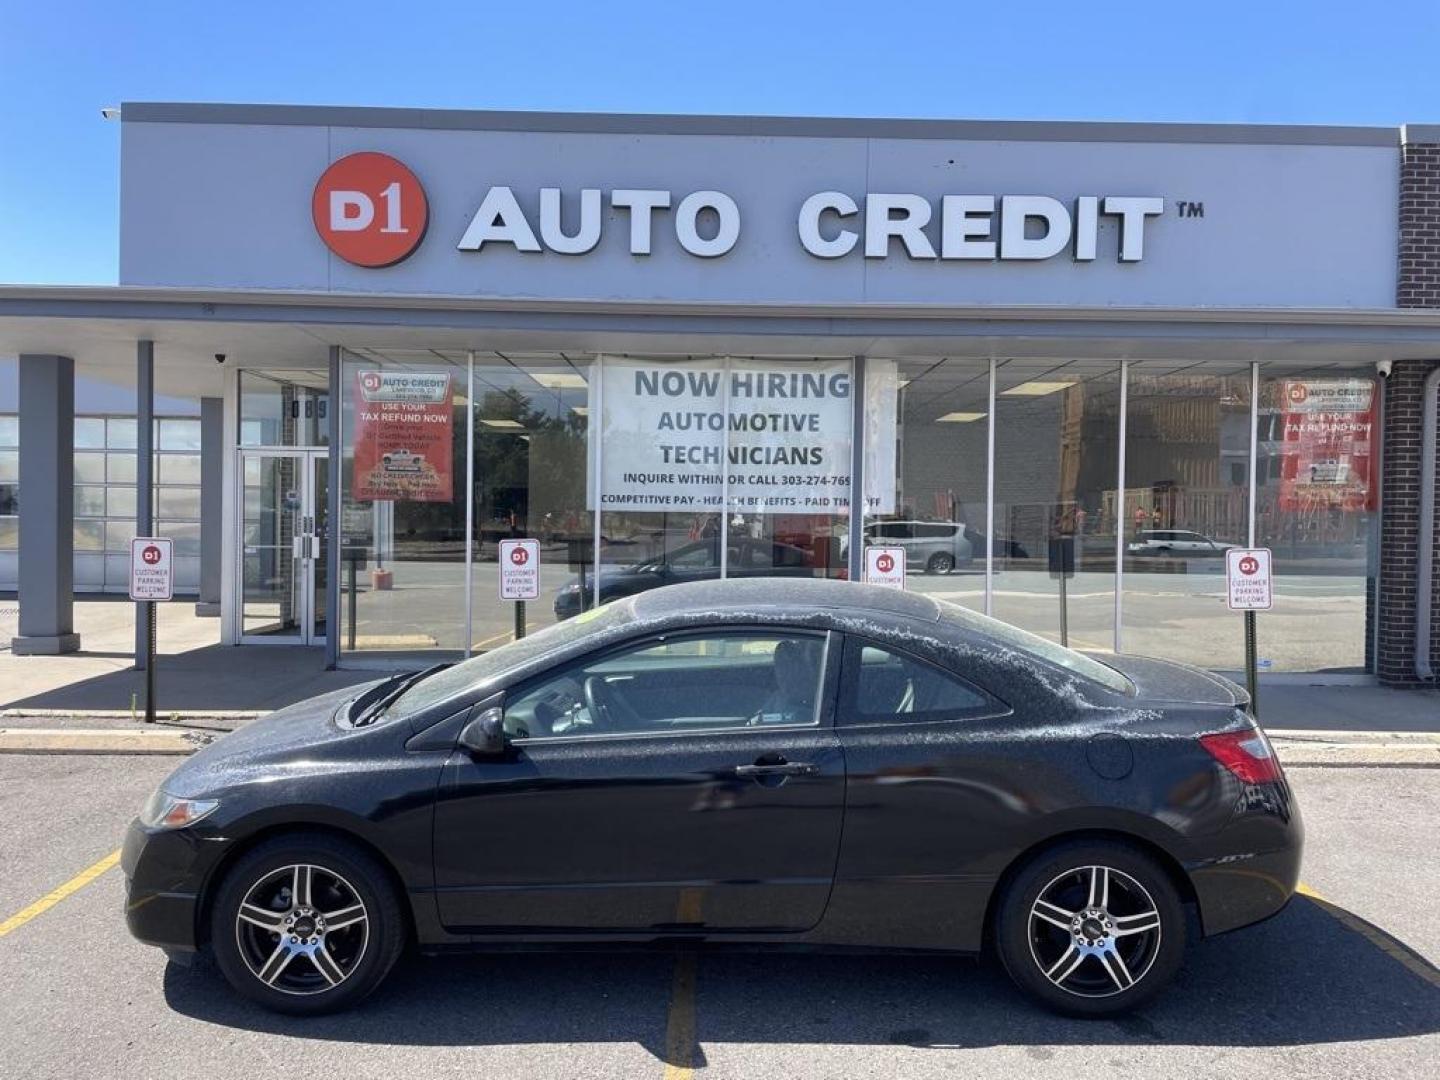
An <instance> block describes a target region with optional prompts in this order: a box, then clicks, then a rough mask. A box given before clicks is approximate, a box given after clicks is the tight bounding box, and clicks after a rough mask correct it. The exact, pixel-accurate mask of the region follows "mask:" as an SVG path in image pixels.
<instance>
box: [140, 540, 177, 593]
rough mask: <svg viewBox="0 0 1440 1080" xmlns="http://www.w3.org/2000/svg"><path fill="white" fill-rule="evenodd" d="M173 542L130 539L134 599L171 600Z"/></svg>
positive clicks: (172, 586) (172, 590)
mask: <svg viewBox="0 0 1440 1080" xmlns="http://www.w3.org/2000/svg"><path fill="white" fill-rule="evenodd" d="M173 565H174V563H173V562H172V560H171V558H170V541H169V539H168V538H166V537H161V536H137V537H135V538H134V539H132V540H131V541H130V599H131V600H169V599H170V598H171V596H172V594H173V592H174V574H173V573H172V571H171V568H172V567H173Z"/></svg>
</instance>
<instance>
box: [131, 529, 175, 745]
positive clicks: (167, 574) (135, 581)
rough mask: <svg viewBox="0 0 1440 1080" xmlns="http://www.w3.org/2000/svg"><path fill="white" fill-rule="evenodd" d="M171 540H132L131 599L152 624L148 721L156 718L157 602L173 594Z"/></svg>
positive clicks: (147, 669)
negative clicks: (137, 604) (138, 605)
mask: <svg viewBox="0 0 1440 1080" xmlns="http://www.w3.org/2000/svg"><path fill="white" fill-rule="evenodd" d="M171 547H172V545H171V543H170V541H169V540H168V539H167V538H165V537H161V536H137V537H135V538H134V539H133V540H131V541H130V599H131V600H134V601H136V602H137V603H139V604H140V610H139V612H138V614H139V616H140V618H142V619H144V620H145V622H146V625H147V626H148V627H149V631H150V632H149V633H148V634H146V635H145V639H146V641H145V722H146V723H147V724H153V723H154V722H155V604H156V602H157V601H161V600H169V599H170V598H171V597H172V596H173V595H174V587H175V573H174V566H175V564H174V560H173V559H172V558H171Z"/></svg>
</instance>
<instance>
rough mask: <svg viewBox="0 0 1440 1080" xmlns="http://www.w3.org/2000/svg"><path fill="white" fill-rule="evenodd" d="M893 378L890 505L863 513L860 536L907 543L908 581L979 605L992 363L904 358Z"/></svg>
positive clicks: (982, 591) (897, 544)
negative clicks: (895, 417)
mask: <svg viewBox="0 0 1440 1080" xmlns="http://www.w3.org/2000/svg"><path fill="white" fill-rule="evenodd" d="M897 382H898V386H897V388H896V392H897V393H898V395H899V401H900V407H899V415H900V423H899V427H898V432H897V437H896V443H895V463H896V472H897V485H896V503H895V511H894V513H893V514H885V515H875V514H868V515H867V516H866V519H865V537H866V544H867V546H868V545H871V544H875V545H883V546H893V547H901V548H904V549H905V553H906V568H907V576H906V584H905V587H906V588H907V589H911V590H913V591H917V592H924V593H927V594H930V595H933V596H936V597H939V598H941V599H944V600H949V601H950V602H951V603H955V604H960V605H961V606H963V607H968V608H970V609H971V610H974V611H983V610H984V609H985V526H986V505H985V476H986V464H985V463H986V454H987V446H986V440H987V436H988V432H989V424H990V418H989V415H988V414H989V408H990V406H989V389H990V365H989V363H988V362H987V361H984V360H946V359H933V358H932V359H921V360H913V359H907V360H902V361H900V362H899V368H898V378H897ZM867 486H873V485H870V484H869V481H868V479H867Z"/></svg>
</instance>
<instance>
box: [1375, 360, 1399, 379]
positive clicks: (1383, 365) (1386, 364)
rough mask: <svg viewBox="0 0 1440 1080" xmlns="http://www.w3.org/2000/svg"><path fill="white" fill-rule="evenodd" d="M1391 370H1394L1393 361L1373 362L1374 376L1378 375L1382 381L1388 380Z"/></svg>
mask: <svg viewBox="0 0 1440 1080" xmlns="http://www.w3.org/2000/svg"><path fill="white" fill-rule="evenodd" d="M1393 370H1395V361H1394V360H1376V361H1375V374H1376V375H1379V376H1380V378H1382V379H1388V378H1390V372H1392V371H1393Z"/></svg>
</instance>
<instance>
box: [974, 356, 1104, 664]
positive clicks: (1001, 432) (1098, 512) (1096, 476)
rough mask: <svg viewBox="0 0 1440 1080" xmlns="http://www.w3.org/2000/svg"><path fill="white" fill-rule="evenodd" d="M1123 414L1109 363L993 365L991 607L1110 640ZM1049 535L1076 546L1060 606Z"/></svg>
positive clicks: (1054, 631) (1077, 641) (1076, 641)
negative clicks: (993, 466)
mask: <svg viewBox="0 0 1440 1080" xmlns="http://www.w3.org/2000/svg"><path fill="white" fill-rule="evenodd" d="M1119 413H1120V366H1119V364H1118V363H1116V362H1114V361H1092V360H1083V361H1082V360H1076V361H1068V362H1062V361H1055V360H1024V361H1021V360H1010V361H1004V362H1001V363H999V364H998V367H997V371H996V398H995V584H994V587H995V596H994V608H993V613H994V615H995V616H996V617H997V618H1000V619H1003V620H1005V621H1006V622H1009V623H1013V624H1015V625H1016V626H1019V627H1022V628H1023V629H1026V630H1029V631H1031V632H1032V633H1036V634H1040V635H1041V636H1043V637H1047V638H1050V639H1051V640H1054V641H1059V640H1062V639H1064V638H1068V643H1069V644H1070V645H1071V646H1072V647H1075V648H1082V649H1098V650H1104V649H1110V648H1113V646H1114V601H1115V530H1116V528H1117V525H1118V523H1117V513H1118V507H1117V506H1116V503H1115V488H1116V476H1117V471H1118V468H1119V457H1118V454H1119V445H1118V443H1119V419H1120V415H1119ZM1052 541H1054V542H1055V543H1056V545H1057V547H1059V546H1073V552H1074V568H1075V574H1074V576H1073V577H1070V578H1066V579H1065V580H1064V592H1063V597H1064V610H1063V612H1062V605H1061V599H1062V591H1061V580H1060V578H1058V577H1056V576H1052V574H1051V572H1050V550H1051V542H1052ZM1062 623H1063V625H1064V628H1065V632H1064V633H1062Z"/></svg>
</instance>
